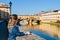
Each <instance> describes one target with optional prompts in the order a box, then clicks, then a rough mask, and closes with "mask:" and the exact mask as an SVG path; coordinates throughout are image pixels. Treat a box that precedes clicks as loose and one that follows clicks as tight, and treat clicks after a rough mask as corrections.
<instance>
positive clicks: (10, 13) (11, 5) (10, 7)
mask: <svg viewBox="0 0 60 40" xmlns="http://www.w3.org/2000/svg"><path fill="white" fill-rule="evenodd" d="M9 5H10V15H11V7H12V2H11V0H10V3H9Z"/></svg>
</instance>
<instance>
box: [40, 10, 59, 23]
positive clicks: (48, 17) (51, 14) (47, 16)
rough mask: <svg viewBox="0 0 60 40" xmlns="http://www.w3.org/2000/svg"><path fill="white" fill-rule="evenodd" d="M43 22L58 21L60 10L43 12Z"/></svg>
mask: <svg viewBox="0 0 60 40" xmlns="http://www.w3.org/2000/svg"><path fill="white" fill-rule="evenodd" d="M40 14H41V18H42V22H56V21H57V20H59V19H60V10H53V11H48V12H42V13H40Z"/></svg>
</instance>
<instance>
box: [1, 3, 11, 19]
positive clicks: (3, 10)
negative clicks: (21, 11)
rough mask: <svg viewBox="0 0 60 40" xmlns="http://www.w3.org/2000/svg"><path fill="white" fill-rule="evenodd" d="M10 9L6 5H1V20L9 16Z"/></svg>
mask: <svg viewBox="0 0 60 40" xmlns="http://www.w3.org/2000/svg"><path fill="white" fill-rule="evenodd" d="M9 13H10V8H9V7H8V5H6V4H4V3H0V18H5V17H7V16H9Z"/></svg>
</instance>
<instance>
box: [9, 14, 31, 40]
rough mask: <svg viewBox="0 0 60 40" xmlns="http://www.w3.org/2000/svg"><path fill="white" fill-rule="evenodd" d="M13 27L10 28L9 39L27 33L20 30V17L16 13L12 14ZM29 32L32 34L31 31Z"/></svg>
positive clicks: (14, 39)
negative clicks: (18, 23) (18, 21)
mask: <svg viewBox="0 0 60 40" xmlns="http://www.w3.org/2000/svg"><path fill="white" fill-rule="evenodd" d="M11 17H12V19H11V20H12V24H13V25H12V27H11V28H9V37H8V40H16V37H17V36H24V35H26V33H24V32H20V31H19V28H18V25H17V24H16V23H17V20H18V17H17V15H16V14H13V15H12V16H11ZM27 34H30V33H29V32H28V33H27Z"/></svg>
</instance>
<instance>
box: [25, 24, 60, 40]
mask: <svg viewBox="0 0 60 40" xmlns="http://www.w3.org/2000/svg"><path fill="white" fill-rule="evenodd" d="M26 26H27V28H28V29H29V30H30V31H31V32H33V33H35V34H37V35H38V36H41V37H43V38H46V39H47V40H49V39H50V40H55V39H56V38H57V39H60V28H59V27H57V26H54V25H50V24H40V25H26Z"/></svg>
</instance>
